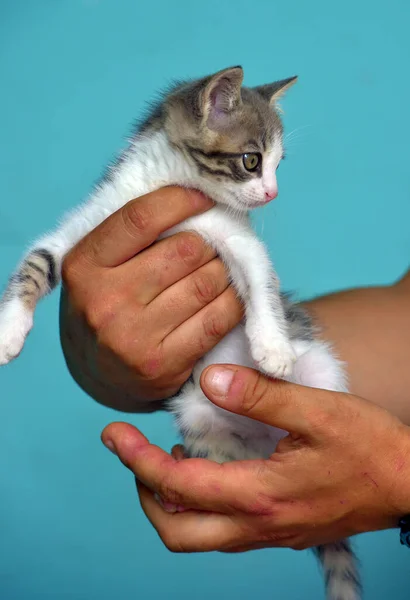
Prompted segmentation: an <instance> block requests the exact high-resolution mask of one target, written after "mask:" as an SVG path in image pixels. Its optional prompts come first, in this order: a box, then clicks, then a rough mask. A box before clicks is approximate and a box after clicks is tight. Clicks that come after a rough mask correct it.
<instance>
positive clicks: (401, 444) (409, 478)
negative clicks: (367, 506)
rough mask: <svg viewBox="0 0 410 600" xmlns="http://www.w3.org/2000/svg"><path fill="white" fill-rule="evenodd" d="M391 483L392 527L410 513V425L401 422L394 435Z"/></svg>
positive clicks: (389, 495) (389, 500)
mask: <svg viewBox="0 0 410 600" xmlns="http://www.w3.org/2000/svg"><path fill="white" fill-rule="evenodd" d="M387 468H388V469H389V472H390V477H391V485H390V493H389V494H388V504H389V506H390V507H391V517H392V521H393V525H392V527H398V526H399V521H400V520H401V519H402V518H403V517H404V516H406V515H410V427H407V426H406V425H402V424H401V423H400V425H399V427H398V431H397V432H396V434H395V436H394V451H393V455H392V458H391V462H390V465H388V466H387Z"/></svg>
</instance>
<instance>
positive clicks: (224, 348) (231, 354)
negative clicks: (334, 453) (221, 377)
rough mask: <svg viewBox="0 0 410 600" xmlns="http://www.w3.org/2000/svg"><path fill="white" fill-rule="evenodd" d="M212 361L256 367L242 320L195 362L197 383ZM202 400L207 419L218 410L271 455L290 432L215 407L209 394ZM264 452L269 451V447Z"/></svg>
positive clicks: (237, 428) (233, 427)
mask: <svg viewBox="0 0 410 600" xmlns="http://www.w3.org/2000/svg"><path fill="white" fill-rule="evenodd" d="M213 364H232V365H241V366H243V367H250V368H251V369H255V368H256V365H255V363H254V361H253V360H252V357H251V354H250V348H249V342H248V339H247V337H246V334H245V329H244V326H243V325H242V324H240V325H237V326H236V327H235V328H234V329H233V330H232V331H231V332H229V333H228V334H227V335H226V336H225V337H224V338H223V339H222V340H221V341H220V342H219V343H218V344H217V345H216V346H215V348H213V349H212V350H211V351H210V352H208V353H207V354H206V355H205V356H204V357H203V358H202V359H201V360H200V361H199V362H198V363H197V364H196V366H195V368H194V370H193V373H192V375H193V379H194V382H195V385H197V386H199V379H200V376H201V373H202V371H203V370H204V369H205V368H206V367H208V366H209V365H213ZM199 402H203V403H204V404H203V406H202V410H203V416H204V417H205V418H206V420H209V419H211V418H213V419H215V416H216V414H218V418H220V419H221V420H226V421H227V422H229V426H230V427H231V428H232V430H233V431H235V432H236V433H238V434H239V435H241V436H244V437H249V439H253V440H255V439H258V438H259V439H260V441H261V445H262V447H263V448H264V449H267V454H268V455H270V454H271V453H272V452H273V451H274V449H275V447H276V444H277V443H278V441H279V440H280V439H282V438H283V437H284V436H285V435H287V432H285V431H283V430H282V429H278V428H276V427H271V426H269V425H265V423H260V422H259V421H254V420H253V419H249V418H248V417H243V416H241V415H235V414H233V413H228V412H227V411H224V410H222V409H220V408H219V407H216V406H215V405H214V404H212V403H211V402H210V401H209V400H208V399H207V398H206V397H202V399H201V400H199ZM196 418H197V415H196ZM264 454H266V451H265V452H264Z"/></svg>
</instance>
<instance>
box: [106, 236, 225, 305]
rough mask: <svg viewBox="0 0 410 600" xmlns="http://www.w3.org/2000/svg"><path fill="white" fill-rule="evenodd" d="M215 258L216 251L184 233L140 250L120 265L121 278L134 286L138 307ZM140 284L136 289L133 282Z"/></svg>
mask: <svg viewBox="0 0 410 600" xmlns="http://www.w3.org/2000/svg"><path fill="white" fill-rule="evenodd" d="M215 256H216V252H215V250H213V248H211V246H209V245H208V244H206V243H205V241H204V240H203V239H202V238H201V237H199V235H196V234H195V233H192V232H190V231H184V232H181V233H178V234H175V235H172V236H171V237H169V238H166V239H164V240H160V241H159V242H158V243H156V244H154V245H153V246H150V247H149V248H147V249H146V250H143V251H142V252H140V253H139V254H138V256H136V257H135V258H134V259H131V260H129V261H128V262H126V263H124V264H123V265H120V266H119V267H118V274H120V273H121V271H123V273H124V275H123V279H124V281H126V282H128V281H129V280H130V275H129V273H132V279H131V281H132V282H133V284H134V290H135V292H134V293H135V294H136V295H137V296H138V301H139V302H140V303H141V304H149V303H150V302H152V301H153V300H154V299H155V298H156V297H157V296H158V295H160V294H161V293H162V292H164V290H167V288H169V287H170V286H172V285H173V284H175V283H176V282H178V281H180V280H181V279H184V278H185V277H187V276H188V275H190V274H191V273H193V272H194V271H196V270H197V269H199V268H200V267H202V266H203V265H206V263H208V262H209V261H210V260H212V259H214V258H215ZM136 281H138V282H142V284H141V283H140V284H139V285H138V287H137V289H135V282H136Z"/></svg>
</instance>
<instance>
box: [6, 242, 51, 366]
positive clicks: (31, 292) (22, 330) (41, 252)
mask: <svg viewBox="0 0 410 600" xmlns="http://www.w3.org/2000/svg"><path fill="white" fill-rule="evenodd" d="M59 281H60V260H59V259H58V257H57V255H56V254H55V253H53V252H52V251H51V250H47V249H46V248H43V247H40V246H39V247H35V248H34V249H33V250H31V251H30V252H29V254H28V255H27V256H26V257H25V258H24V260H23V261H22V263H21V265H20V267H19V268H18V270H17V271H16V273H14V275H13V276H12V277H11V279H10V281H9V284H8V286H7V288H6V291H5V293H4V296H3V298H2V299H1V301H0V365H5V364H7V363H8V362H10V361H11V360H13V359H14V358H16V357H17V356H18V355H19V354H20V352H21V350H22V348H23V346H24V342H25V339H26V337H27V335H28V333H29V332H30V330H31V328H32V327H33V315H34V310H35V308H36V305H37V302H38V301H39V300H40V299H41V298H42V297H43V296H45V295H46V294H48V293H49V292H50V291H51V290H53V289H54V288H55V287H56V286H57V284H58V283H59Z"/></svg>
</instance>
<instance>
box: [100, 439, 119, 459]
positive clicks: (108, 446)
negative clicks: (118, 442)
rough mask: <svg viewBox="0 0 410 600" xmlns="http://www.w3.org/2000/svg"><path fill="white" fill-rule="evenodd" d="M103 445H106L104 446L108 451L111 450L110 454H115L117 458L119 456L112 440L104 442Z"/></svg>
mask: <svg viewBox="0 0 410 600" xmlns="http://www.w3.org/2000/svg"><path fill="white" fill-rule="evenodd" d="M103 444H104V446H105V447H106V448H108V450H109V451H110V452H112V453H113V454H115V456H117V452H116V450H115V446H114V444H113V443H112V441H111V440H103Z"/></svg>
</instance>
